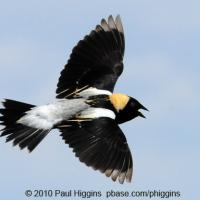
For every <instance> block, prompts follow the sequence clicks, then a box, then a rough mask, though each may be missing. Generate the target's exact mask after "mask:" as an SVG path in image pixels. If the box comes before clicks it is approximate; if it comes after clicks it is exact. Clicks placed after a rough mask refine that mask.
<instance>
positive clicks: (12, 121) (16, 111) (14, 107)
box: [0, 99, 49, 152]
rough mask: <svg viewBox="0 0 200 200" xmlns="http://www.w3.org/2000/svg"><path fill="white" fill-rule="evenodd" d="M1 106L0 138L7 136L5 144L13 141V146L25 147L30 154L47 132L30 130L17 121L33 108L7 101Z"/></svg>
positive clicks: (30, 128) (17, 102)
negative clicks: (1, 127)
mask: <svg viewBox="0 0 200 200" xmlns="http://www.w3.org/2000/svg"><path fill="white" fill-rule="evenodd" d="M2 104H3V107H4V108H1V109H0V114H1V116H0V125H3V126H4V128H3V129H2V130H0V131H1V132H2V133H1V135H0V136H7V138H6V142H9V141H13V145H19V146H20V148H21V149H23V148H25V147H27V148H28V150H29V151H30V152H31V151H32V150H33V149H34V148H35V147H36V146H37V145H38V144H39V143H40V142H41V141H42V139H43V138H44V137H45V136H46V135H47V134H48V132H49V130H41V129H36V128H32V127H29V126H26V125H23V124H20V123H17V121H18V120H19V119H20V118H21V117H22V116H24V115H25V114H26V112H27V111H29V110H31V109H32V108H33V107H35V106H34V105H31V104H26V103H22V102H19V101H14V100H9V99H6V100H5V101H4V102H2Z"/></svg>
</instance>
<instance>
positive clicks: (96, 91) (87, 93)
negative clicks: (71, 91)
mask: <svg viewBox="0 0 200 200" xmlns="http://www.w3.org/2000/svg"><path fill="white" fill-rule="evenodd" d="M101 94H105V95H111V94H112V93H111V92H110V91H108V90H99V89H97V88H94V87H90V88H88V89H86V90H83V91H82V92H80V93H79V95H80V96H82V97H85V98H87V97H89V96H94V95H101Z"/></svg>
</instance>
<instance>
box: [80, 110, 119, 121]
mask: <svg viewBox="0 0 200 200" xmlns="http://www.w3.org/2000/svg"><path fill="white" fill-rule="evenodd" d="M79 117H80V118H92V119H94V118H99V117H109V118H111V119H115V117H116V116H115V113H114V112H113V111H112V110H108V109H105V108H88V109H87V110H84V111H82V112H81V113H80V115H79Z"/></svg>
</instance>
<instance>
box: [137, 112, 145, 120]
mask: <svg viewBox="0 0 200 200" xmlns="http://www.w3.org/2000/svg"><path fill="white" fill-rule="evenodd" d="M138 116H140V117H143V118H146V117H145V116H144V115H143V114H142V113H141V112H139V111H138Z"/></svg>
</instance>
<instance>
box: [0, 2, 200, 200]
mask: <svg viewBox="0 0 200 200" xmlns="http://www.w3.org/2000/svg"><path fill="white" fill-rule="evenodd" d="M199 8H200V1H197V0H196V1H195V0H191V1H186V0H173V1H172V0H168V1H160V0H151V1H150V0H137V1H136V0H127V1H117V0H115V1H114V0H110V1H106V0H101V1H88V0H85V1H80V0H79V1H78V0H73V1H67V0H65V1H64V0H59V1H55V0H48V1H47V0H43V1H39V0H34V1H33V0H29V1H25V0H18V1H14V0H12V1H11V0H7V1H2V0H1V6H0V30H1V31H0V99H1V100H2V99H3V98H10V99H15V100H20V101H24V102H27V103H32V104H36V105H42V104H45V103H49V102H52V101H55V90H56V84H57V80H58V78H59V74H60V71H61V70H62V69H63V66H64V64H65V63H66V62H67V59H68V57H69V54H70V53H71V49H72V48H73V46H74V45H75V44H76V43H77V42H78V41H79V40H80V39H82V38H83V37H84V35H85V34H88V33H89V32H90V31H91V29H93V28H94V27H95V26H96V24H98V23H99V22H100V20H101V18H107V17H108V16H109V15H110V14H113V16H116V15H117V14H120V15H121V18H122V21H123V26H124V30H125V37H126V50H125V58H124V64H125V69H124V72H123V74H122V76H121V78H120V79H119V81H118V83H117V85H116V89H115V91H116V92H122V93H126V94H128V95H130V96H133V97H135V98H136V99H138V100H139V101H140V102H141V103H142V104H143V105H144V106H145V107H147V108H148V109H149V110H150V112H148V113H145V115H146V117H147V119H142V118H138V119H135V120H133V121H130V122H128V123H126V124H124V125H122V126H121V127H122V129H123V131H124V133H125V135H126V138H127V140H128V143H129V146H130V149H131V151H132V154H133V160H134V175H133V181H132V183H131V184H129V183H125V184H124V185H120V184H119V183H118V182H116V183H114V182H112V181H111V180H110V179H109V178H106V177H105V176H104V175H103V174H101V173H100V172H97V171H93V170H92V169H91V168H88V167H86V166H85V165H84V164H82V163H80V162H79V161H78V159H77V158H76V157H75V156H74V154H73V153H72V150H71V149H69V148H68V146H67V145H66V144H64V141H62V139H61V137H60V136H59V134H60V133H59V132H58V131H52V132H51V133H50V134H49V135H48V137H46V138H45V139H44V140H43V141H42V142H41V143H40V145H39V146H38V147H37V148H36V149H35V150H34V151H33V152H32V153H31V154H29V153H28V151H26V150H24V151H20V150H19V148H18V147H14V148H13V147H12V143H7V144H5V138H0V199H12V200H15V199H16V200H17V199H21V200H23V199H28V198H26V196H25V195H24V192H25V190H27V189H31V190H34V189H49V190H51V189H52V190H55V189H60V190H63V191H67V190H70V189H72V190H74V189H75V190H78V189H79V190H83V191H91V190H95V191H102V193H103V196H105V195H104V193H105V191H109V190H115V191H129V192H131V191H133V190H135V191H146V190H161V191H170V190H172V191H180V193H181V197H179V198H171V199H184V200H188V199H190V200H195V199H197V198H198V196H199V185H200V181H199V180H200V172H199V169H200V155H199V153H200V135H199V124H200V121H199V111H200V104H199V102H200V92H199V86H200V57H199V52H200V12H199ZM29 199H34V198H29ZM38 199H43V198H38ZM44 199H48V198H44ZM49 199H54V198H49ZM55 199H59V198H55ZM60 199H65V198H60ZM68 199H69V198H68ZM70 199H73V198H70ZM76 199H78V198H76ZM80 199H81V198H80ZM97 199H105V198H97ZM113 199H115V198H113ZM118 199H120V198H118ZM122 199H129V198H122ZM130 199H131V198H130ZM135 199H136V198H135ZM138 199H141V200H142V199H148V198H147V197H146V198H142V197H140V198H138ZM154 199H157V198H154ZM158 199H160V198H158Z"/></svg>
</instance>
